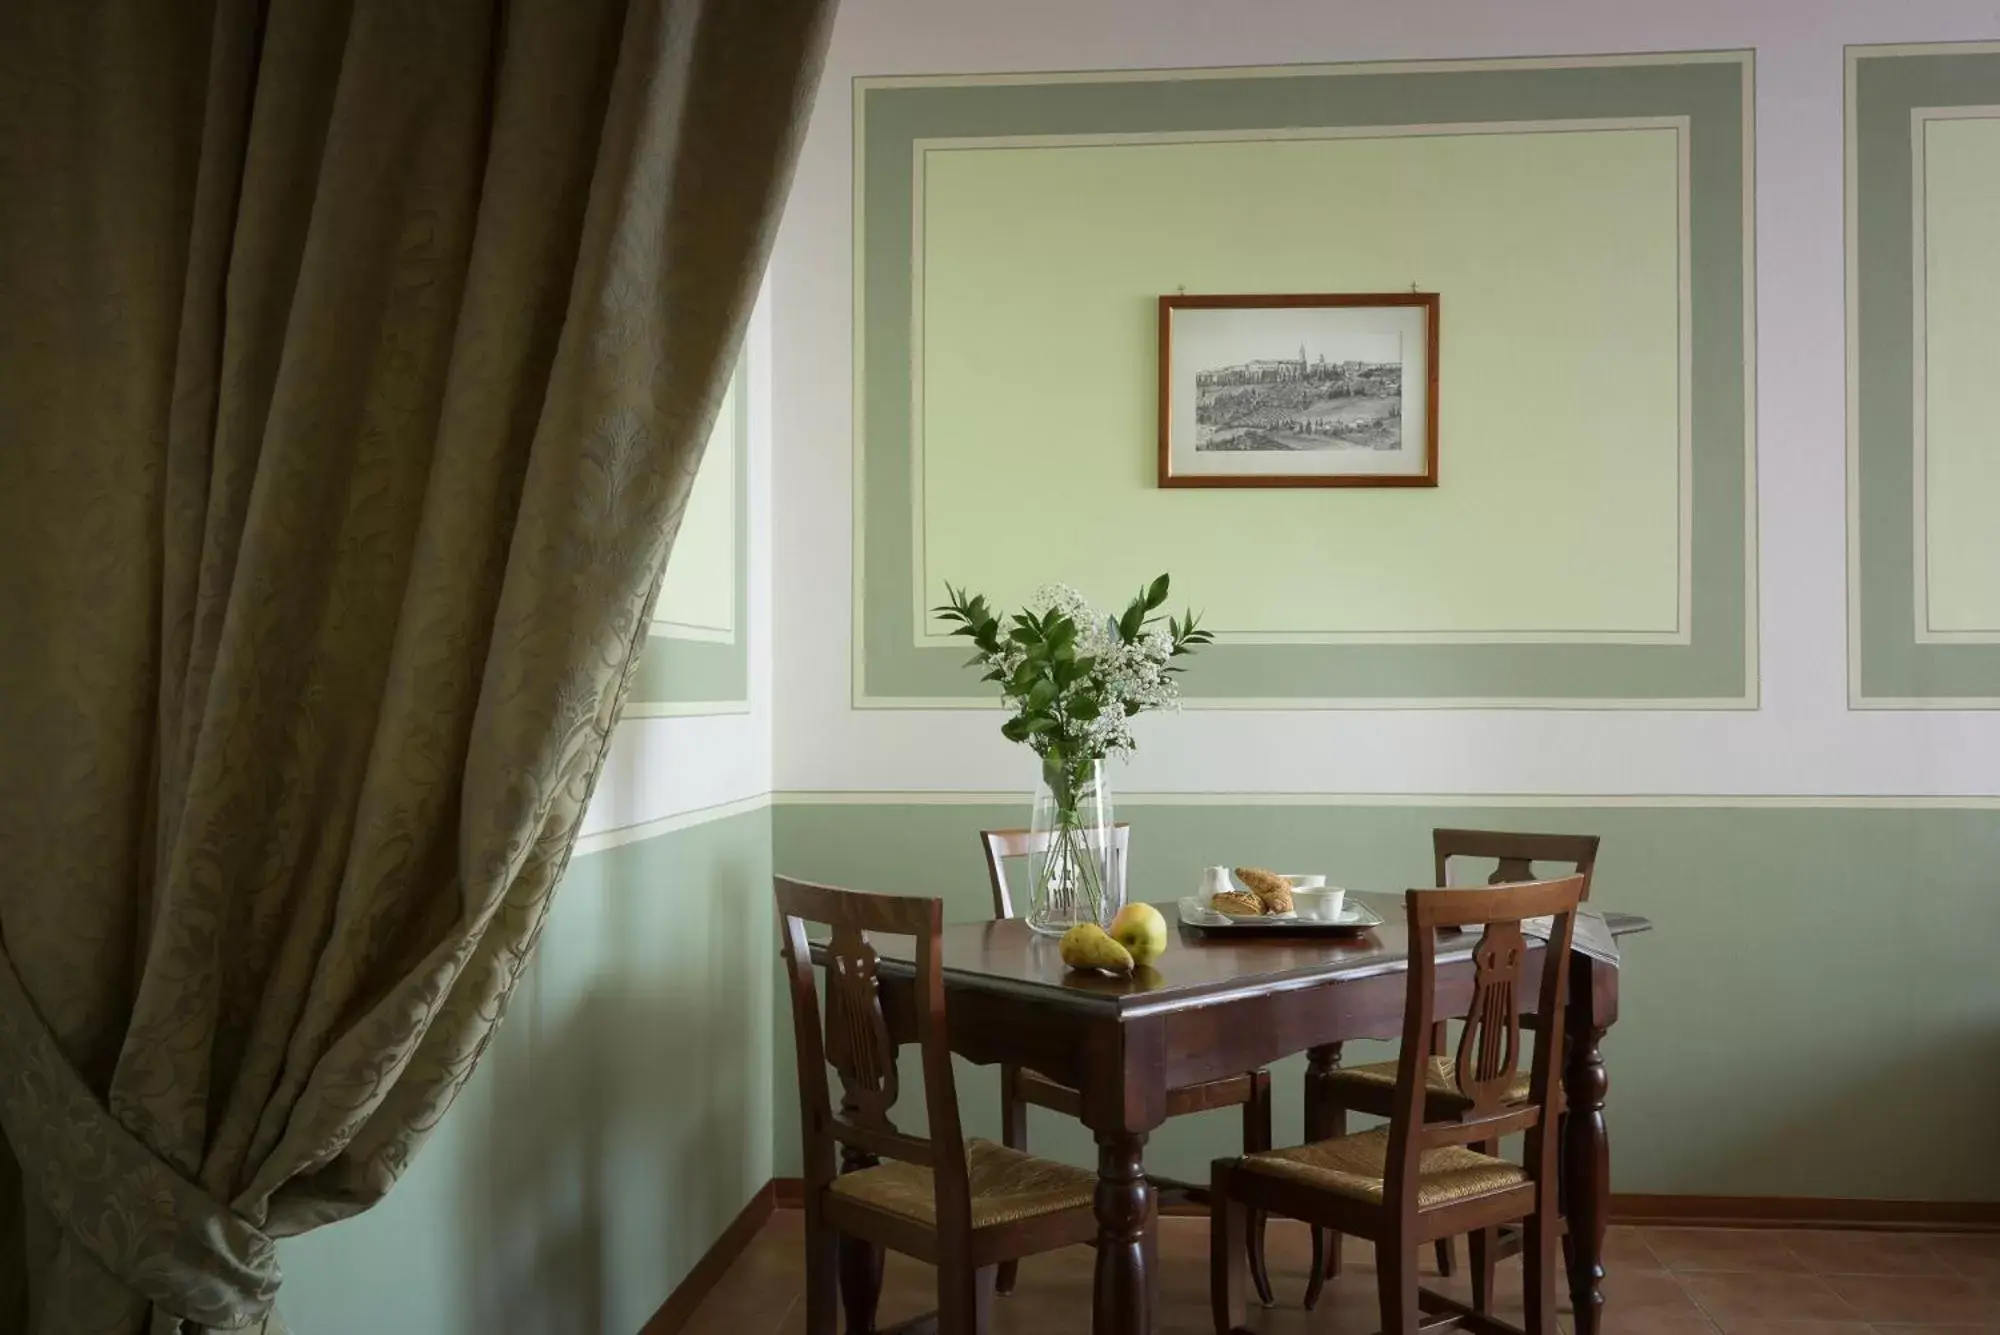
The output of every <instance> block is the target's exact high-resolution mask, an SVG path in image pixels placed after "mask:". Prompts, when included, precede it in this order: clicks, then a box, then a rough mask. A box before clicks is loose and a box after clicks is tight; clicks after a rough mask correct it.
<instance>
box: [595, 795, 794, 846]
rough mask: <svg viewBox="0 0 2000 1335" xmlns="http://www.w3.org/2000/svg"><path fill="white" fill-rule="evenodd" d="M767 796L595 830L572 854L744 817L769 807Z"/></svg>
mask: <svg viewBox="0 0 2000 1335" xmlns="http://www.w3.org/2000/svg"><path fill="white" fill-rule="evenodd" d="M771 798H772V795H771V794H770V793H758V794H756V795H755V796H753V797H742V798H737V799H736V800H735V801H733V802H717V803H716V804H715V805H713V806H706V807H696V808H694V809H693V810H690V811H677V812H675V813H673V814H672V815H669V816H657V817H655V818H654V819H652V820H643V821H636V822H634V823H633V824H631V825H618V826H614V827H612V828H611V829H608V830H595V831H593V832H591V833H590V834H586V835H582V836H580V837H579V838H578V839H577V841H576V850H575V852H574V853H573V854H572V856H574V857H587V856H589V855H590V854H592V853H602V852H604V851H605V850H606V849H610V848H619V847H622V846H623V845H625V844H636V843H640V842H641V841H643V840H647V839H657V838H659V837H660V836H661V835H663V834H673V833H675V832H676V831H678V830H691V829H693V828H694V827H695V826H697V825H709V824H713V823H714V822H716V821H719V820H728V819H730V818H731V817H733V816H747V815H749V814H750V813H751V812H753V811H762V810H764V809H765V808H766V807H768V806H770V805H771Z"/></svg>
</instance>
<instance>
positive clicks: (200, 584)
mask: <svg viewBox="0 0 2000 1335" xmlns="http://www.w3.org/2000/svg"><path fill="white" fill-rule="evenodd" d="M832 6H833V0H734V2H732V0H423V3H403V2H402V0H346V2H344V3H343V2H342V0H262V2H259V0H205V2H204V0H175V2H174V3H153V2H152V0H129V2H128V3H116V2H115V0H17V2H16V3H10V4H6V5H0V1130H4V1132H5V1147H4V1148H0V1330H4V1331H9V1332H15V1331H23V1330H26V1331H32V1332H35V1333H36V1335H58V1333H60V1335H72V1333H74V1332H90V1333H91V1335H97V1333H98V1332H119V1333H120V1335H129V1333H133V1332H142V1331H143V1332H152V1335H163V1333H164V1332H170V1331H171V1332H178V1331H182V1330H200V1329H202V1328H217V1329H224V1328H227V1329H235V1328H252V1329H256V1328H260V1327H265V1328H269V1329H277V1328H278V1322H277V1320H276V1318H275V1314H274V1311H273V1299H274V1296H275V1294H276V1293H277V1289H278V1285H279V1278H280V1277H279V1273H278V1267H277V1265H276V1263H275V1260H274V1256H273V1246H272V1240H273V1239H274V1238H278V1237H283V1236H286V1235H288V1234H294V1233H299V1232H302V1231H304V1230H307V1229H310V1228H313V1227H315V1226H317V1225H320V1224H323V1223H326V1222H328V1221H330V1220H336V1219H339V1218H342V1217H344V1216H347V1215H351V1214H354V1213H356V1212H358V1211H361V1210H364V1209H366V1208H367V1207H368V1206H369V1205H370V1204H371V1203H373V1202H374V1201H376V1200H377V1199H378V1198H380V1197H381V1196H382V1195H383V1193H385V1192H386V1191H387V1190H388V1189H389V1187H390V1186H391V1184H392V1183H394V1182H395V1180H396V1178H397V1176H398V1175H399V1174H400V1173H401V1172H402V1171H403V1168H404V1167H405V1165H406V1164H407V1163H408V1161H409V1159H410V1156H411V1155H412V1154H413V1153H414V1152H415V1150H416V1149H417V1147H418V1145H419V1144H420V1143H421V1142H422V1140H423V1138H424V1137H425V1135H426V1134H427V1133H428V1131H429V1130H430V1128H431V1127H433V1126H434V1125H435V1124H436V1122H437V1120H438V1118H439V1117H441V1116H442V1115H443V1113H444V1112H445V1109H446V1108H447V1107H448V1106H449V1105H450V1103H451V1100H452V1096H453V1094H454V1092H455V1091H456V1090H457V1089H458V1088H459V1086H460V1085H461V1084H462V1083H463V1082H464V1080H465V1079H466V1077H467V1076H468V1075H469V1074H470V1073H471V1071H472V1069H473V1066H474V1064H475V1063H476V1062H477V1060H478V1058H479V1054H480V1052H481V1049H482V1048H483V1046H484V1045H485V1043H486V1041H487V1039H488V1038H489V1036H490V1034H491V1032H492V1029H493V1026H494V1025H495V1023H496V1022H497V1021H498V1020H499V1017H500V1013H501V1010H502V1008H503V1006H504V1004H505V1002H506V999H507V995H508V992H509V990H510V989H511V988H512V987H513V985H514V981H515V979H516V977H517V976H518V974H519V973H520V970H521V968H522V965H523V963H524V961H525V959H526V958H527V956H528V953H529V951H530V950H531V948H532V947H533V944H534V941H535V936H536V932H537V930H538V929H539V927H540V925H541V922H542V918H543V914H544V912H545V911H546V908H547V904H548V900H549V894H550V891H551V889H552V887H553V886H554V885H555V883H556V881H557V880H558V878H559V877H560V875H561V873H562V871H563V868H564V865H565V863H566V861H567V859H568V856H569V852H570V848H571V846H572V843H573V841H574V838H575V835H576V830H577V825H578V822H579V820H580V819H581V817H582V815H583V811H584V807H585V805H586V803H587V802H588V801H589V798H590V794H591V787H592V784H593V783H594V781H595V779H596V776H597V774H598V771H599V768H600V766H601V764H602V761H603V757H604V752H605V747H606V744H607V741H608V739H609V736H610V733H611V727H612V723H613V720H614V719H615V717H616V715H617V711H618V706H619V702H620V699H621V697H622V695H623V692H624V688H625V684H626V681H627V679H628V676H629V673H630V670H631V668H632V665H633V663H634V661H635V657H636V649H637V647H638V646H639V645H641V644H642V643H643V641H644V633H645V625H646V620H647V616H648V613H649V610H650V605H651V602H652V599H653V597H654V596H655V594H656V592H657V589H658V583H659V576H660V570H661V567H662V565H663V562H664V560H665V556H666V551H667V547H668V544H669V543H670V541H671V538H672V534H673V532H674V529H675V527H676V526H677V524H678V521H679V513H680V507H681V505H682V504H683V501H684V499H685V497H686V495H687V492H688V488H689V484H690V481H691V479H692V477H693V474H694V471H695V466H696V464H697V462H698V457H697V456H698V455H699V452H700V449H701V446H702V443H703V441H704V440H705V438H706V434H707V430H708V426H709V420H710V417H711V416H712V414H713V411H714V408H715V405H716V403H717V402H718V400H719V398H720V396H721V393H722V389H723V383H724V379H725V377H726V374H727V371H728V368H729V365H730V363H731V361H732V359H733V355H734V347H735V344H736V342H737V339H738V337H739V335H740V333H741V330H742V327H743V325H744V322H745V319H746V317H747V312H748V308H749V305H750V303H751V300H752V296H753V293H754V290H755V287H756V283H757V278H758V275H759V273H760V271H761V268H762V264H763V259H764V255H765V253H766V250H767V247H768V242H769V238H770V235H771V232H772V228H773V222H774V217H775V214H776V212H777V209H778V206H779V203H780V201H781V199H782V196H783V193H784V187H785V184H786V181H787V179H788V177H789V173H790V167H791V161H792V156H793V149H794V146H795V140H796V137H797V134H798V130H799V126H800V124H801V122H802V118H803V113H804V109H805V107H806V106H807V105H808V104H809V102H810V98H811V93H812V88H813V84H814V81H815V79H816V76H817V72H818V66H819V62H820V58H821V53H822V51H823V47H824V41H825V32H826V28H827V26H828V22H829V18H830V11H831V9H832ZM9 1150H10V1151H11V1152H9Z"/></svg>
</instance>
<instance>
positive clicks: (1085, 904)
mask: <svg viewBox="0 0 2000 1335" xmlns="http://www.w3.org/2000/svg"><path fill="white" fill-rule="evenodd" d="M1029 828H1030V829H1032V830H1033V832H1034V841H1033V844H1032V849H1033V851H1032V852H1030V853H1029V854H1028V875H1029V878H1030V879H1029V884H1030V887H1031V893H1030V897H1029V900H1028V926H1030V927H1032V928H1033V929H1034V930H1036V931H1038V932H1042V933H1045V934H1047V935H1050V936H1061V935H1062V934H1063V933H1064V932H1067V931H1068V930H1069V929H1070V928H1072V927H1074V926H1076V925H1077V924H1078V923H1083V922H1094V923H1096V924H1097V925H1098V926H1100V927H1104V926H1109V925H1110V923H1111V919H1112V918H1113V917H1114V916H1116V914H1117V912H1118V910H1119V909H1121V908H1123V907H1124V906H1125V858H1124V853H1123V850H1121V849H1120V848H1119V847H1118V838H1117V835H1118V830H1117V822H1116V819H1115V817H1114V816H1113V814H1112V810H1111V784H1110V781H1109V779H1108V777H1107V776H1106V773H1105V764H1104V762H1103V761H1102V760H1080V761H1073V762H1070V763H1068V764H1051V763H1048V762H1044V763H1043V765H1042V778H1041V782H1040V783H1039V784H1037V785H1036V786H1035V809H1034V816H1033V819H1032V821H1031V822H1030V827H1029Z"/></svg>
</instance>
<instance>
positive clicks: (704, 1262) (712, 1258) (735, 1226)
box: [639, 1182, 778, 1335]
mask: <svg viewBox="0 0 2000 1335" xmlns="http://www.w3.org/2000/svg"><path fill="white" fill-rule="evenodd" d="M776 1185H777V1184H776V1183H774V1182H766V1183H765V1184H764V1185H763V1186H761V1187H759V1188H758V1189H757V1194H756V1195H754V1196H752V1197H751V1198H750V1203H749V1204H748V1205H745V1206H744V1207H743V1209H742V1210H741V1211H740V1212H739V1213H738V1214H737V1216H736V1218H734V1219H732V1220H731V1221H730V1222H729V1227H728V1228H725V1229H723V1230H722V1236H721V1237H719V1238H717V1239H716V1240H715V1245H714V1246H712V1247H710V1248H709V1249H708V1250H707V1251H706V1252H704V1253H703V1254H702V1258H701V1259H700V1260H699V1261H696V1262H695V1263H694V1269H692V1270H690V1271H688V1272H687V1277H686V1278H685V1279H683V1280H682V1281H681V1282H680V1283H679V1284H677V1285H675V1286H674V1291H673V1292H672V1293H670V1294H668V1295H667V1300H666V1301H665V1302H663V1303H661V1304H660V1309H659V1310H658V1311H657V1312H654V1313H653V1316H652V1319H651V1320H649V1321H648V1322H646V1325H645V1328H644V1329H642V1330H641V1331H640V1332H639V1335H679V1332H680V1331H681V1329H682V1328H683V1327H685V1326H686V1325H687V1323H688V1322H689V1320H690V1319H692V1318H693V1316H694V1313H695V1309H696V1308H697V1307H700V1306H701V1300H702V1299H704V1298H706V1297H708V1295H709V1292H710V1290H712V1289H714V1288H715V1286H716V1285H717V1284H719V1283H721V1282H722V1277H723V1276H724V1275H726V1274H728V1273H729V1267H731V1266H733V1265H735V1264H736V1262H737V1261H738V1260H739V1259H740V1258H741V1257H742V1255H743V1253H744V1252H745V1251H746V1250H748V1248H749V1246H750V1240H751V1239H752V1238H754V1237H756V1236H757V1230H758V1229H760V1228H762V1227H764V1225H765V1223H766V1222H767V1221H769V1219H770V1218H771V1211H772V1210H774V1209H776V1208H777V1205H778V1197H777V1192H776V1191H775V1190H773V1188H774V1187H776Z"/></svg>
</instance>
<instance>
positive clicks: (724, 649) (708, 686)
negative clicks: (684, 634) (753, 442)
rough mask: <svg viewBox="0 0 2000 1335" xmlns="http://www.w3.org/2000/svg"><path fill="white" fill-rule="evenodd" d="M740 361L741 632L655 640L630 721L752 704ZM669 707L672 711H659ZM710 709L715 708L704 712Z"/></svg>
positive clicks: (643, 660) (736, 568) (635, 689)
mask: <svg viewBox="0 0 2000 1335" xmlns="http://www.w3.org/2000/svg"><path fill="white" fill-rule="evenodd" d="M748 360H749V359H748V357H747V356H745V357H743V358H740V359H738V361H737V363H736V374H735V377H734V378H735V381H736V383H735V393H736V412H735V419H736V420H735V423H734V425H733V428H732V429H733V430H734V431H735V433H736V452H735V453H736V555H735V561H734V563H733V569H732V571H731V577H732V578H733V579H734V580H735V581H736V634H735V636H734V638H733V639H732V641H731V642H730V643H727V644H716V643H714V642H712V641H707V640H683V639H679V638H677V637H675V636H672V635H654V636H651V637H650V638H649V640H648V642H647V644H646V648H645V650H644V651H643V652H642V653H641V654H640V657H639V671H638V673H637V674H636V675H635V677H634V679H633V682H632V694H631V696H630V697H629V699H628V701H627V704H626V708H625V715H626V717H645V716H646V714H647V712H648V707H649V706H650V707H652V708H653V710H654V712H657V713H668V712H671V713H673V714H730V713H737V712H740V711H742V710H743V709H746V708H748V707H749V703H750V574H749V571H750V375H749V370H748V366H747V363H748ZM660 706H667V707H668V708H667V709H660V708H659V707H660ZM701 706H710V708H701Z"/></svg>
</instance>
